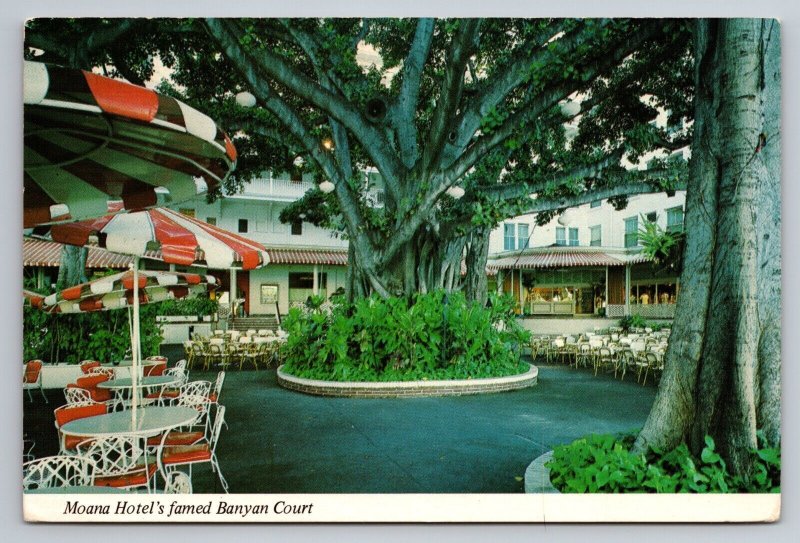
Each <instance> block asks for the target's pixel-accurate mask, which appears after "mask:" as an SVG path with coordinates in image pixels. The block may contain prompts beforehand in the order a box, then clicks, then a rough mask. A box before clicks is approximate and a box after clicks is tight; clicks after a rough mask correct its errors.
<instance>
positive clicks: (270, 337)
mask: <svg viewBox="0 0 800 543" xmlns="http://www.w3.org/2000/svg"><path fill="white" fill-rule="evenodd" d="M287 337H288V335H287V334H286V332H285V331H283V330H281V329H278V330H271V329H262V330H254V329H251V330H246V331H239V330H227V331H225V330H215V331H214V332H212V333H211V334H210V335H202V334H193V335H192V339H190V340H188V341H185V342H184V344H183V347H184V352H185V356H186V360H187V362H188V365H189V368H192V367H194V366H199V367H202V368H203V369H204V370H210V369H211V368H214V367H218V368H220V369H227V368H229V367H236V368H238V369H240V370H241V369H243V368H244V367H252V368H253V369H256V370H257V369H258V368H259V366H260V367H265V368H266V367H276V366H279V365H280V364H281V362H282V360H283V354H282V347H283V346H284V345H285V344H286V340H287Z"/></svg>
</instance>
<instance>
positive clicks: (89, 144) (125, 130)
mask: <svg viewBox="0 0 800 543" xmlns="http://www.w3.org/2000/svg"><path fill="white" fill-rule="evenodd" d="M24 104H25V160H24V173H25V176H24V188H25V192H24V208H25V209H24V227H25V228H31V227H33V226H36V225H37V224H45V223H50V222H54V221H63V220H67V219H70V220H83V219H87V218H92V217H100V216H102V215H105V214H106V213H108V210H107V204H108V201H109V200H122V201H123V202H124V207H125V209H128V210H137V209H144V208H147V207H152V206H154V205H157V204H158V203H159V202H158V197H157V194H156V188H159V191H158V192H159V193H163V198H162V203H163V201H169V202H173V203H175V202H179V201H182V200H187V199H189V198H192V197H194V196H195V195H197V194H199V193H202V192H204V191H205V190H207V189H212V188H214V187H216V186H217V185H218V184H219V183H221V182H222V181H223V180H224V179H225V178H226V177H227V176H228V174H229V173H230V172H231V171H233V169H234V167H235V165H236V149H235V148H234V146H233V144H232V143H231V141H230V139H229V138H228V137H227V136H226V135H225V133H224V132H222V131H221V130H220V129H219V128H217V126H216V124H215V123H214V121H213V120H212V119H211V118H209V117H208V116H206V115H204V114H203V113H200V112H199V111H197V110H195V109H194V108H192V107H190V106H187V105H186V104H184V103H182V102H180V101H178V100H175V99H174V98H171V97H169V96H163V95H160V94H157V93H155V92H154V91H152V90H150V89H146V88H144V87H139V86H137V85H132V84H130V83H127V82H124V81H119V80H116V79H111V78H108V77H103V76H100V75H97V74H95V73H92V72H87V71H83V70H74V69H67V68H61V67H58V66H52V65H46V64H42V63H39V62H28V61H26V62H25V65H24Z"/></svg>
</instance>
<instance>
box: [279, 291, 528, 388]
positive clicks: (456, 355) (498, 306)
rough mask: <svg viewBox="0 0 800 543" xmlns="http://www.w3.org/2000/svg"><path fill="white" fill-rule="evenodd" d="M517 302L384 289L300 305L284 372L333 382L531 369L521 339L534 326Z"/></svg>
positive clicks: (290, 321)
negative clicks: (388, 293) (384, 294)
mask: <svg viewBox="0 0 800 543" xmlns="http://www.w3.org/2000/svg"><path fill="white" fill-rule="evenodd" d="M512 307H513V302H512V301H511V300H509V299H507V298H504V297H496V296H495V297H493V298H492V303H491V304H489V306H488V307H482V306H480V305H479V304H477V303H474V302H468V301H467V300H466V299H465V298H464V296H463V295H462V294H461V293H447V294H446V293H445V292H443V291H438V292H431V293H428V294H418V295H414V296H412V297H410V298H405V297H393V298H388V299H382V298H380V297H378V296H373V297H370V298H365V299H361V300H358V301H357V302H356V303H354V304H347V303H343V302H341V303H336V304H334V305H333V306H332V309H331V310H330V311H326V310H324V309H323V308H322V307H321V306H320V305H319V304H309V305H308V307H306V308H305V309H304V310H300V309H297V308H295V309H293V310H291V311H290V312H289V315H288V316H287V318H286V319H285V321H284V327H285V328H286V330H287V331H288V332H289V339H288V341H287V344H286V346H285V360H286V362H285V366H284V371H285V372H287V373H290V374H292V375H296V376H298V377H307V378H311V379H324V380H332V381H413V380H425V379H429V380H433V379H471V378H472V379H474V378H482V377H497V376H505V375H515V374H519V373H522V372H524V371H526V370H527V369H528V366H527V364H525V363H522V362H520V348H519V346H520V345H524V344H525V343H526V342H527V341H528V333H527V332H526V331H524V330H523V329H522V328H521V327H520V326H519V325H518V324H517V323H516V321H515V319H514V318H513V311H512Z"/></svg>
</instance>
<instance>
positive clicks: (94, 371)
mask: <svg viewBox="0 0 800 543" xmlns="http://www.w3.org/2000/svg"><path fill="white" fill-rule="evenodd" d="M89 375H105V376H106V377H108V378H109V379H114V378H115V377H116V376H117V372H115V371H114V368H106V367H103V366H94V367H93V368H90V369H89Z"/></svg>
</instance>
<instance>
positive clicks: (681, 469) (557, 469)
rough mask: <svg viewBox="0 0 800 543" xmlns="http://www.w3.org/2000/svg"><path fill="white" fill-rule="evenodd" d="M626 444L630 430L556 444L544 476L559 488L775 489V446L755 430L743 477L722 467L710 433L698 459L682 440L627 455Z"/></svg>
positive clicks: (604, 490)
mask: <svg viewBox="0 0 800 543" xmlns="http://www.w3.org/2000/svg"><path fill="white" fill-rule="evenodd" d="M632 443H633V439H631V436H630V435H628V436H618V437H615V436H611V435H591V436H587V437H583V438H580V439H578V440H575V441H574V442H572V443H570V444H569V445H563V446H559V447H556V448H555V449H554V450H553V458H552V460H550V461H549V462H548V463H547V464H546V466H547V467H548V468H549V469H550V481H551V482H552V483H553V486H555V487H556V488H557V489H558V490H559V491H560V492H564V493H623V492H632V493H635V492H647V493H683V492H692V493H712V492H717V493H731V492H754V493H755V492H780V471H781V455H780V449H778V448H777V447H772V446H769V445H768V444H766V443H765V442H764V439H763V435H761V434H760V435H759V448H758V449H757V450H754V451H752V454H753V455H754V456H755V458H754V461H755V462H754V469H753V471H752V474H751V476H750V477H748V478H743V477H735V476H733V475H731V474H730V473H729V472H728V469H727V466H726V464H725V461H724V460H723V458H722V457H721V456H720V455H719V454H718V453H717V451H716V449H715V443H714V440H713V439H712V438H711V437H710V436H706V438H705V446H704V447H703V449H702V451H701V453H700V458H697V457H695V456H694V455H692V453H691V452H690V451H689V448H688V447H687V446H686V444H681V445H679V446H678V447H676V448H675V449H673V450H671V451H654V450H653V451H649V452H648V453H647V454H632V453H631V452H630V446H631V444H632Z"/></svg>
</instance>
